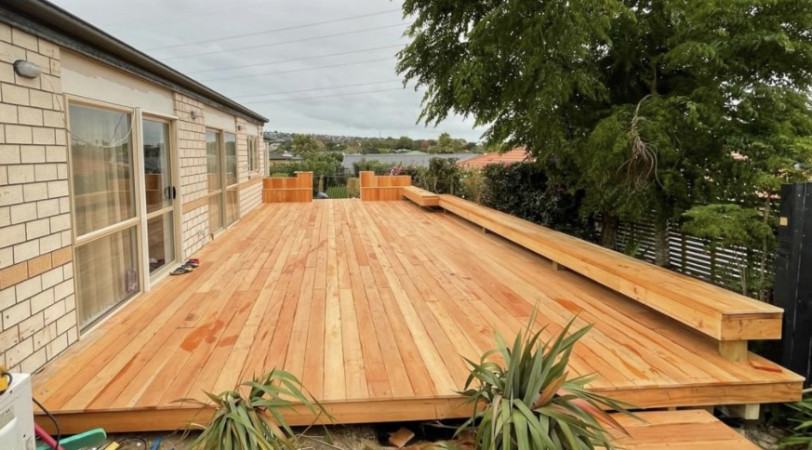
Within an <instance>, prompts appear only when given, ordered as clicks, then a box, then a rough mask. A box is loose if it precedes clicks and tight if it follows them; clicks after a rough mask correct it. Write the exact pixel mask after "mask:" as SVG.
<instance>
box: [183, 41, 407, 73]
mask: <svg viewBox="0 0 812 450" xmlns="http://www.w3.org/2000/svg"><path fill="white" fill-rule="evenodd" d="M390 48H403V45H401V44H398V45H387V46H384V47H374V48H363V49H360V50H350V51H346V52H339V53H329V54H327V55H315V56H305V57H304V58H295V59H283V60H279V61H267V62H261V63H254V64H243V65H242V66H231V67H226V68H222V69H206V70H192V71H188V72H186V73H187V74H190V73H204V72H221V71H223V70H234V69H243V68H245V67H257V66H267V65H268V64H284V63H289V62H294V61H307V60H310V59H320V58H329V57H331V56H343V55H353V54H356V53H366V52H373V51H376V50H386V49H390Z"/></svg>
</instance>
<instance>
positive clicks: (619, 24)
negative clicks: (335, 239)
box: [397, 0, 812, 265]
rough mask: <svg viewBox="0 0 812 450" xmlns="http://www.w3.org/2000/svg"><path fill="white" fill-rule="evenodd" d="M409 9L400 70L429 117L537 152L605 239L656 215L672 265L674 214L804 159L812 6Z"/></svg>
mask: <svg viewBox="0 0 812 450" xmlns="http://www.w3.org/2000/svg"><path fill="white" fill-rule="evenodd" d="M403 8H404V13H405V14H406V15H409V16H412V17H414V23H413V25H412V26H411V27H410V29H409V32H408V33H409V36H410V38H411V42H410V44H409V45H408V46H407V47H406V48H405V49H404V50H403V51H401V52H400V53H399V55H398V57H399V61H398V66H397V69H398V72H399V73H400V74H401V75H403V76H404V77H405V79H406V80H407V81H412V82H415V83H416V84H417V86H420V87H423V88H425V90H426V93H425V95H424V97H423V111H422V113H421V116H420V117H421V119H422V120H423V121H425V122H426V123H428V124H435V125H436V124H437V123H439V122H441V121H442V120H444V119H445V118H446V117H447V116H448V115H449V114H452V113H456V114H461V115H463V116H471V117H473V118H474V119H475V121H476V125H479V126H485V127H487V131H486V132H485V135H484V137H485V138H486V139H487V140H488V141H489V142H490V143H496V144H500V145H502V146H504V147H507V148H513V147H517V146H525V147H527V148H528V149H529V150H530V151H531V152H532V153H533V154H534V155H535V156H536V157H537V159H538V161H540V162H541V164H543V165H544V166H545V170H546V171H547V173H548V174H549V175H550V176H551V177H554V178H555V180H553V181H554V183H555V184H557V185H564V186H567V187H568V189H570V190H576V189H580V190H582V191H583V192H584V195H585V197H584V199H583V206H582V209H583V211H582V213H584V214H588V213H599V214H600V215H601V216H602V217H603V220H604V230H603V231H604V236H603V243H604V244H611V240H612V235H613V234H614V233H613V231H614V230H613V227H616V226H617V223H618V220H620V219H623V220H638V219H640V218H642V217H643V216H644V215H648V214H650V213H651V212H652V211H653V213H654V217H653V219H654V222H655V229H656V234H657V249H656V250H657V252H656V253H657V255H658V258H657V260H658V261H657V262H658V263H659V264H663V265H665V264H667V262H668V261H667V258H666V255H667V252H666V251H665V250H666V246H665V236H666V233H665V231H666V226H667V224H668V223H669V221H675V220H679V218H680V217H682V214H683V213H684V212H685V211H687V210H688V209H690V208H691V207H692V206H694V205H698V204H703V203H723V202H728V201H730V200H737V199H741V198H742V197H748V198H751V199H752V198H755V197H756V196H757V192H758V191H759V190H761V189H765V188H763V187H762V186H765V185H767V184H770V183H763V182H760V181H759V180H762V181H763V180H765V179H773V180H775V179H781V180H788V179H792V178H793V177H798V176H799V175H800V174H799V173H798V172H799V171H798V170H795V169H793V167H794V166H795V165H794V163H795V162H798V161H808V160H809V157H810V150H811V149H812V146H810V141H809V136H810V135H812V111H810V105H809V103H810V102H809V98H808V96H807V92H809V88H810V82H812V71H810V69H809V68H810V67H812V33H810V31H809V30H810V29H812V0H750V1H743V2H733V1H730V0H580V1H577V2H539V1H535V0H514V1H510V2H490V1H487V0H469V1H466V2H455V1H452V0H443V1H437V0H406V1H405V3H404V6H403ZM736 155H740V156H741V157H739V156H736ZM737 191H738V193H737ZM742 191H743V193H742ZM761 193H762V194H765V193H766V192H763V191H762V192H761ZM731 194H733V195H734V197H731V196H730V195H731ZM766 194H768V193H766ZM747 206H750V205H747Z"/></svg>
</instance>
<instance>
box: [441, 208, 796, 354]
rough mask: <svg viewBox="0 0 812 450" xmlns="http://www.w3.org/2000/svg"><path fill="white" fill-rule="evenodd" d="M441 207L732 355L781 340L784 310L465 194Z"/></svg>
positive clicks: (745, 352) (723, 352)
mask: <svg viewBox="0 0 812 450" xmlns="http://www.w3.org/2000/svg"><path fill="white" fill-rule="evenodd" d="M440 207H441V208H443V209H445V210H447V211H449V212H452V213H454V214H456V215H458V216H459V217H461V218H463V219H466V220H468V221H470V222H473V223H474V224H476V225H479V226H481V227H483V228H484V229H486V230H488V231H490V232H493V233H494V234H498V235H500V236H502V237H504V238H506V239H508V240H510V241H513V242H514V243H516V244H518V245H520V246H523V247H525V248H527V249H528V250H530V251H533V252H535V253H537V254H539V255H541V256H543V257H545V258H547V259H549V260H551V261H553V262H554V263H557V264H560V265H562V266H564V267H566V268H567V269H569V270H572V271H573V272H576V273H579V274H581V275H583V276H585V277H587V278H590V279H591V280H593V281H595V282H597V283H600V284H602V285H604V286H606V287H608V288H610V289H612V290H614V291H616V292H619V293H621V294H623V295H625V296H627V297H629V298H631V299H633V300H636V301H638V302H640V303H642V304H645V305H647V306H648V307H650V308H652V309H654V310H656V311H659V312H660V313H662V314H665V315H667V316H669V317H671V318H673V319H675V320H677V321H679V322H682V323H683V324H685V325H687V326H689V327H691V328H693V329H695V330H697V331H699V332H701V333H704V334H706V335H707V336H710V337H712V338H713V339H716V340H717V341H719V342H720V344H719V345H720V352H721V353H722V354H723V355H725V356H726V357H728V358H729V359H734V360H744V359H747V342H746V341H748V340H756V339H780V338H781V320H782V314H783V310H782V309H781V308H778V307H775V306H773V305H769V304H767V303H764V302H760V301H757V300H754V299H751V298H748V297H745V296H743V295H739V294H736V293H735V292H732V291H729V290H726V289H723V288H721V287H718V286H714V285H712V284H710V283H705V282H700V281H697V280H696V279H694V278H691V277H689V276H687V275H683V274H680V273H677V272H673V271H670V270H667V269H665V268H662V267H658V266H655V265H653V264H649V263H647V262H644V261H641V260H638V259H635V258H633V257H631V256H627V255H624V254H622V253H618V252H615V251H612V250H609V249H607V248H604V247H601V246H599V245H596V244H593V243H590V242H586V241H584V240H581V239H578V238H575V237H572V236H569V235H566V234H564V233H561V232H557V231H553V230H551V229H549V228H545V227H543V226H540V225H537V224H534V223H532V222H529V221H526V220H523V219H519V218H517V217H514V216H511V215H508V214H505V213H502V212H499V211H496V210H493V209H491V208H488V207H485V206H482V205H479V204H476V203H473V202H469V201H467V200H463V199H461V198H459V197H455V196H452V195H440Z"/></svg>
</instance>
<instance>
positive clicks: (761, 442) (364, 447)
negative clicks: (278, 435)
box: [101, 422, 783, 450]
mask: <svg viewBox="0 0 812 450" xmlns="http://www.w3.org/2000/svg"><path fill="white" fill-rule="evenodd" d="M395 427H398V428H400V427H405V428H408V429H411V430H413V431H415V432H416V433H417V436H415V438H414V439H412V440H411V441H409V442H408V443H407V444H406V446H405V447H404V448H406V449H408V450H434V449H440V448H443V447H441V446H438V445H437V443H442V442H446V441H443V440H442V439H444V438H446V436H437V435H435V436H426V435H425V433H421V432H420V425H415V424H396V425H381V426H375V425H357V426H331V427H314V428H311V429H309V430H297V431H298V432H303V435H302V436H301V438H300V441H299V445H300V448H301V449H302V450H389V449H395V448H396V447H394V446H391V445H382V444H381V443H380V441H381V440H383V441H385V440H386V436H387V435H388V434H390V433H391V432H393V430H395ZM737 431H739V432H740V433H742V434H743V435H744V436H746V437H747V438H748V439H749V440H750V441H751V442H753V443H754V444H756V445H758V446H759V447H761V448H763V449H767V450H773V449H777V448H778V442H779V440H780V439H781V437H782V436H783V432H782V431H781V430H779V429H775V428H772V427H765V426H764V425H763V424H760V423H757V422H756V423H746V424H742V425H741V426H740V427H738V428H737ZM194 436H195V434H192V435H191V436H189V437H186V438H184V437H183V436H182V435H181V433H171V432H170V433H145V434H117V435H111V436H109V438H108V443H111V442H118V443H119V444H120V445H121V447H119V448H120V450H145V449H146V450H151V449H152V446H153V445H154V443H155V442H156V440H158V439H160V444H159V446H158V447H157V448H158V449H160V450H171V449H175V450H183V449H186V448H187V447H188V445H189V443H190V442H191V441H192V440H193V439H194ZM452 442H453V443H454V444H456V448H459V449H460V450H473V448H474V446H473V442H472V440H471V436H464V437H462V438H461V439H459V440H457V441H452ZM101 448H104V447H103V446H102V447H101Z"/></svg>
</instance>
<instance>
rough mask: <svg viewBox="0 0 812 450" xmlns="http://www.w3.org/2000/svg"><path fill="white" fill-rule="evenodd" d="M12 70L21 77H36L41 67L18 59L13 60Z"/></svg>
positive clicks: (40, 71)
mask: <svg viewBox="0 0 812 450" xmlns="http://www.w3.org/2000/svg"><path fill="white" fill-rule="evenodd" d="M14 72H16V73H17V75H19V76H21V77H23V78H36V77H38V76H39V75H40V74H41V73H42V69H41V68H40V67H39V66H38V65H36V64H34V63H32V62H29V61H26V60H24V59H18V60H17V61H14Z"/></svg>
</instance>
